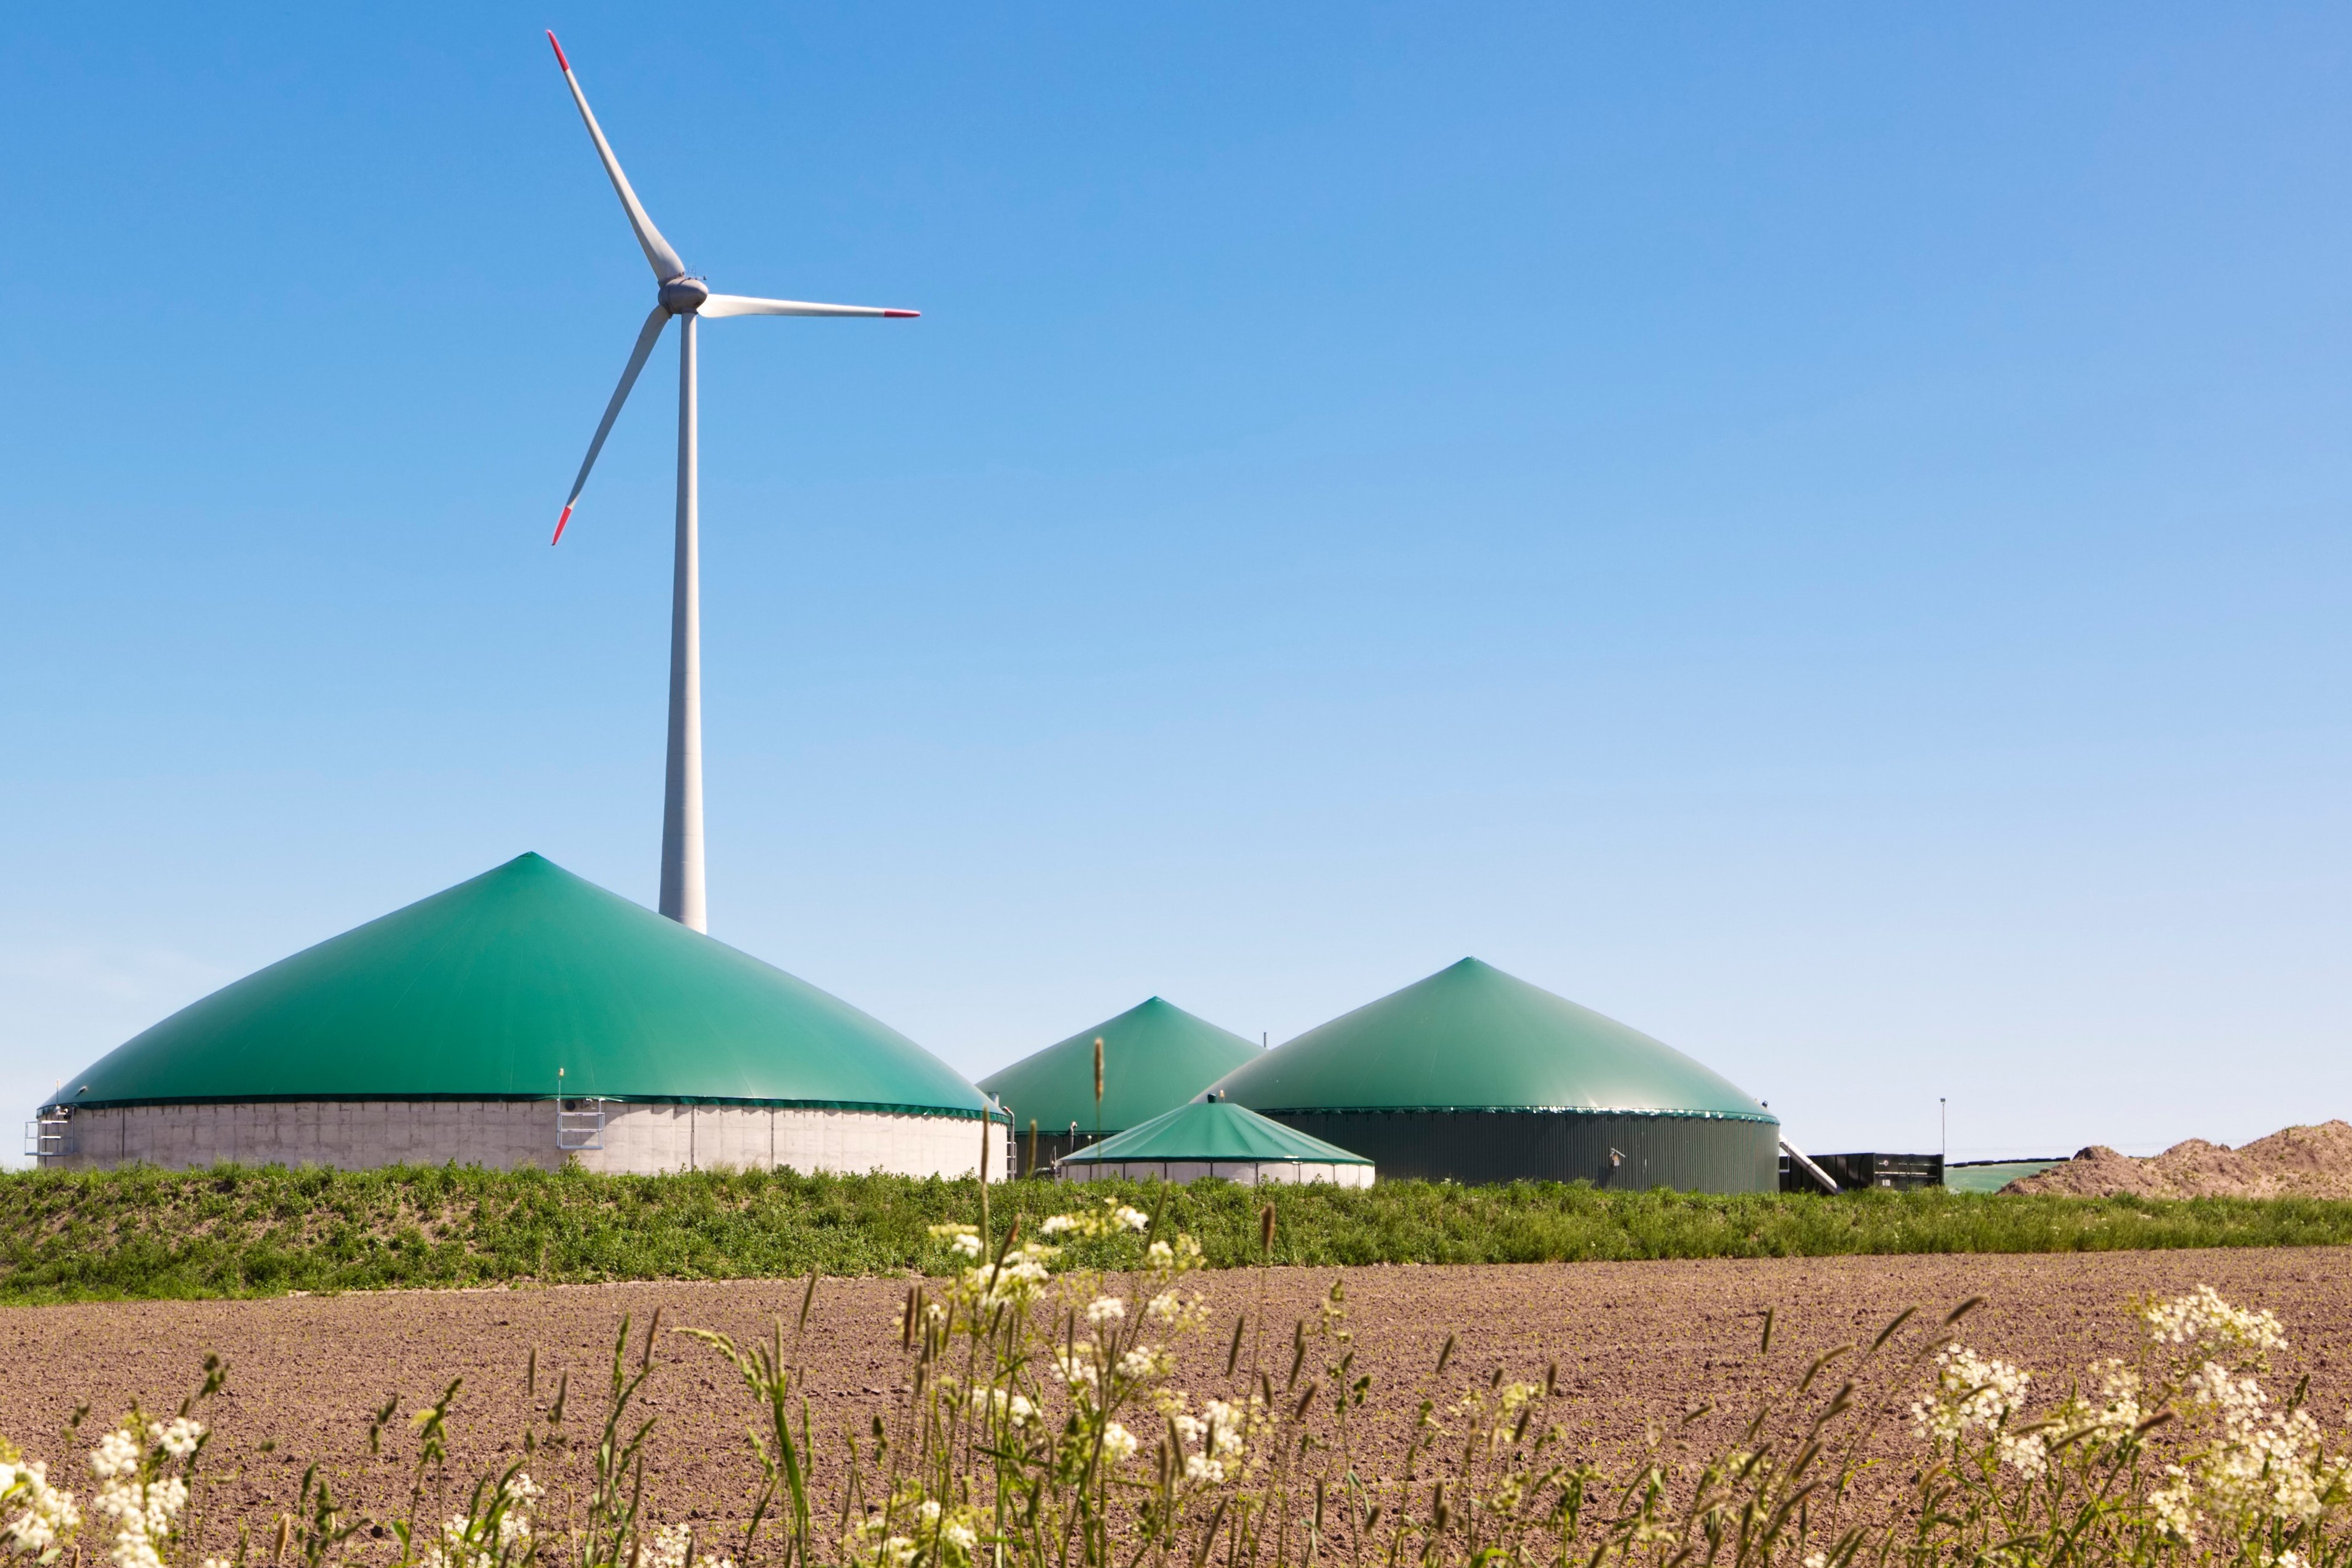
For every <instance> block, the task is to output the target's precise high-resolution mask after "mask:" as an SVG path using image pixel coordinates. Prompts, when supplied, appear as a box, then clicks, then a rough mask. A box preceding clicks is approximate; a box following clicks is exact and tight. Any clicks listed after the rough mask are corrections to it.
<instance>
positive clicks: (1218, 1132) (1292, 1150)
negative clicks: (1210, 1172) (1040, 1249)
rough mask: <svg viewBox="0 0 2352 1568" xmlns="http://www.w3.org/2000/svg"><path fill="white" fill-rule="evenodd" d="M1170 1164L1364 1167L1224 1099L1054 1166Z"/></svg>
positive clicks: (1331, 1146)
mask: <svg viewBox="0 0 2352 1568" xmlns="http://www.w3.org/2000/svg"><path fill="white" fill-rule="evenodd" d="M1155 1161H1159V1162H1166V1163H1176V1164H1192V1163H1202V1164H1222V1163H1232V1164H1241V1163H1257V1164H1261V1165H1271V1164H1316V1165H1369V1164H1370V1163H1371V1162H1370V1160H1367V1159H1365V1158H1364V1157H1363V1156H1362V1155H1361V1154H1354V1153H1350V1152H1348V1151H1347V1150H1345V1149H1342V1148H1340V1147H1339V1145H1338V1144H1337V1143H1326V1142H1323V1140H1321V1139H1320V1138H1309V1137H1308V1136H1307V1134H1306V1133H1304V1132H1300V1131H1295V1130H1294V1129H1292V1128H1288V1127H1285V1126H1284V1125H1283V1124H1282V1123H1281V1122H1279V1121H1268V1120H1266V1119H1265V1117H1263V1116H1260V1115H1259V1114H1258V1113H1257V1112H1256V1111H1255V1110H1250V1109H1248V1108H1247V1107H1246V1106H1240V1105H1235V1104H1234V1102H1233V1101H1232V1100H1201V1101H1196V1102H1195V1103H1193V1104H1191V1105H1180V1106H1178V1107H1177V1108H1176V1109H1175V1110H1171V1111H1167V1112H1165V1113H1163V1114H1161V1115H1159V1116H1155V1117H1153V1118H1152V1119H1151V1120H1150V1121H1147V1122H1144V1123H1143V1124H1142V1125H1141V1126H1139V1127H1130V1128H1129V1129H1128V1130H1127V1131H1124V1132H1122V1133H1120V1134H1119V1135H1118V1137H1116V1138H1106V1139H1104V1140H1103V1141H1102V1142H1099V1143H1094V1144H1089V1145H1088V1146H1087V1147H1086V1148H1084V1149H1081V1150H1080V1151H1078V1152H1076V1153H1075V1154H1066V1155H1064V1156H1063V1157H1062V1158H1061V1159H1059V1160H1057V1161H1055V1164H1057V1165H1118V1164H1125V1163H1130V1162H1132V1163H1152V1162H1155Z"/></svg>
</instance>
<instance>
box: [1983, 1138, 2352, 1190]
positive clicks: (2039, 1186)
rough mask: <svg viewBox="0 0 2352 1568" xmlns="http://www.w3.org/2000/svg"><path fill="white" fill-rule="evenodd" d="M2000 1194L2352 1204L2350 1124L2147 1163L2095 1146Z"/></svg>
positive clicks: (2196, 1146)
mask: <svg viewBox="0 0 2352 1568" xmlns="http://www.w3.org/2000/svg"><path fill="white" fill-rule="evenodd" d="M2001 1191H2002V1192H2005V1193H2059V1194H2064V1195H2066V1196H2069V1197H2084V1198H2105V1197H2122V1196H2126V1195H2128V1196H2136V1197H2147V1198H2352V1122H2345V1121H2323V1122H2321V1123H2320V1124H2319V1125H2318V1126H2316V1127H2288V1128H2284V1129H2282V1130H2281V1131H2276V1132H2273V1133H2272V1134H2271V1135H2270V1136H2269V1137H2267V1138H2258V1139H2256V1140H2255V1141H2254V1142H2252V1143H2249V1144H2247V1145H2246V1146H2245V1147H2243V1148H2242V1149H2231V1148H2227V1147H2224V1146H2223V1145H2221V1144H2220V1143H2208V1142H2205V1140H2203V1139H2202V1138H2191V1139H2189V1141H2188V1142H2185V1143H2175V1144H2174V1145H2173V1146H2172V1147H2171V1148H2169V1149H2167V1150H2166V1151H2165V1152H2163V1153H2161V1154H2158V1155H2155V1156H2153V1157H2152V1158H2149V1159H2146V1160H2135V1159H2133V1158H2132V1157H2131V1156H2130V1155H2128V1154H2118V1153H2116V1152H2115V1151H2114V1150H2113V1149H2110V1148H2108V1147H2107V1146H2106V1145H2105V1144H2104V1143H2094V1144H2092V1145H2091V1146H2090V1147H2089V1148H2087V1149H2085V1150H2084V1151H2083V1152H2081V1153H2079V1154H2077V1155H2075V1156H2074V1158H2073V1159H2071V1160H2066V1161H2063V1162H2061V1163H2058V1164H2055V1165H2053V1166H2051V1167H2050V1168H2049V1169H2048V1170H2046V1171H2044V1172H2042V1173H2041V1174H2040V1175H2038V1176H2027V1177H2025V1178H2024V1179H2023V1180H2021V1181H2015V1182H2011V1183H2010V1184H2009V1185H2007V1186H2005V1187H2003V1188H2001Z"/></svg>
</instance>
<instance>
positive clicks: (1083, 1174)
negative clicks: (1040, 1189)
mask: <svg viewBox="0 0 2352 1568" xmlns="http://www.w3.org/2000/svg"><path fill="white" fill-rule="evenodd" d="M1372 1169H1373V1168H1372V1167H1371V1166H1370V1165H1341V1164H1336V1163H1321V1162H1313V1161H1307V1160H1297V1161H1292V1160H1266V1161H1262V1162H1261V1161H1255V1160H1230V1161H1229V1160H1219V1161H1216V1162H1214V1163H1211V1162H1209V1161H1206V1160H1129V1161H1126V1162H1124V1163H1120V1164H1116V1165H1115V1164H1111V1163H1108V1162H1104V1163H1085V1164H1077V1165H1063V1166H1060V1167H1058V1168H1057V1169H1056V1170H1055V1175H1057V1176H1059V1177H1060V1178H1061V1179H1062V1180H1064V1181H1066V1182H1108V1181H1112V1180H1118V1181H1128V1182H1149V1181H1153V1180H1160V1181H1169V1182H1176V1183H1180V1184H1181V1183H1184V1182H1197V1181H1199V1180H1200V1179H1201V1178H1202V1177H1203V1176H1219V1177H1222V1178H1223V1179H1224V1180H1226V1181H1228V1182H1239V1183H1240V1184H1242V1185H1244V1186H1245V1187H1254V1186H1256V1185H1258V1184H1260V1183H1264V1184H1267V1185H1269V1186H1272V1185H1276V1184H1280V1185H1285V1186H1297V1185H1302V1184H1306V1183H1308V1182H1328V1183H1330V1184H1333V1185H1334V1186H1341V1187H1369V1186H1370V1185H1371V1184H1372Z"/></svg>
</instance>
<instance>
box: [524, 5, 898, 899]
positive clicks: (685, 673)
mask: <svg viewBox="0 0 2352 1568" xmlns="http://www.w3.org/2000/svg"><path fill="white" fill-rule="evenodd" d="M547 41H548V42H549V43H550V44H553V45H554V46H555V63H556V64H557V65H559V66H561V67H562V68H563V81H564V85H565V86H567V87H569V88H570V89H572V102H574V103H576V104H578V105H579V106H580V118H581V120H582V121H583V122H584V123H585V124H586V125H587V127H588V139H589V140H590V141H592V142H595V143H596V156H598V157H599V158H602V159H603V160H604V173H605V174H609V175H611V176H612V179H613V189H614V191H616V192H617V193H619V195H620V197H621V208H622V210H623V211H624V212H625V213H627V214H628V215H629V226H630V227H631V228H632V229H635V231H636V236H637V244H638V245H639V246H640V247H643V249H644V250H645V253H646V261H647V262H648V263H650V264H651V265H652V267H653V269H654V279H655V281H656V282H657V283H658V284H659V285H660V292H659V294H658V296H657V298H656V301H655V304H654V309H653V313H652V314H651V315H649V316H647V317H646V324H645V325H644V326H643V327H642V328H640V329H638V331H637V346H636V347H635V349H633V350H631V351H630V353H629V363H628V367H627V368H626V369H625V370H623V371H622V372H621V384H620V385H619V386H617V387H615V388H614V390H613V401H612V402H610V403H608V404H606V405H604V421H603V422H602V423H601V424H599V425H598V426H596V436H595V438H594V439H593V440H592V441H590V442H589V443H588V456H587V457H586V458H584V459H583V460H582V462H581V464H580V477H579V478H577V479H573V480H572V493H571V494H570V495H569V496H566V497H565V498H564V500H563V514H562V516H561V517H558V518H557V519H556V520H555V538H554V539H553V540H551V541H549V542H550V543H555V542H560V541H561V540H562V538H563V527H564V524H566V523H568V522H570V521H572V507H573V506H575V505H576V504H578V502H579V500H580V492H581V491H582V490H583V489H586V488H587V484H588V470H589V469H591V468H594V467H595V466H596V454H597V453H598V452H600V451H602V450H604V437H606V436H609V435H611V434H612V431H613V421H614V420H615V419H617V418H619V417H620V415H621V405H623V404H624V403H626V402H627V401H628V400H629V388H631V387H632V386H635V384H637V373H638V372H639V371H642V370H643V369H645V368H646V358H647V356H649V355H650V354H651V353H653V352H654V342H655V340H656V339H657V338H659V337H660V336H661V335H662V329H663V328H664V327H667V325H669V321H670V318H671V317H673V316H675V317H677V321H678V345H677V566H676V570H675V576H674V578H673V582H672V585H671V588H670V611H669V765H668V770H667V776H666V779H665V781H664V784H663V790H662V858H661V912H662V913H664V914H666V915H667V916H668V917H669V918H670V919H672V920H674V921H677V922H678V923H679V924H681V925H685V926H690V927H692V928H693V929H694V930H696V931H708V930H709V917H708V915H707V913H706V912H705V909H704V904H703V893H702V605H701V596H702V586H701V568H700V564H699V562H698V544H697V539H696V535H697V531H698V521H699V520H698V516H697V512H696V497H695V490H696V469H697V467H698V452H697V419H696V414H695V390H694V384H695V371H694V357H695V356H694V335H695V322H696V321H698V320H700V319H702V318H706V317H711V316H891V317H907V318H912V317H915V316H917V315H919V314H921V312H920V311H918V310H879V309H877V308H875V307H873V306H870V305H814V304H810V303H808V302H807V301H805V300H756V299H753V298H751V296H749V295H745V294H714V293H712V292H711V291H710V290H709V289H708V288H706V287H704V285H703V280H702V279H700V278H698V277H696V276H695V275H693V274H692V273H689V272H688V271H687V269H686V263H685V262H683V261H680V260H679V259H678V257H677V251H675V250H673V249H671V248H670V243H669V241H668V240H667V239H664V238H663V237H662V235H661V230H659V229H657V228H656V227H655V226H654V220H653V219H651V218H649V217H647V216H646V209H645V206H644V205H643V204H642V203H640V202H639V201H638V200H637V193H636V192H635V191H633V190H631V189H630V188H629V177H628V176H627V175H626V174H623V173H621V163H620V160H619V159H617V158H615V157H614V156H613V148H612V145H611V143H609V142H606V141H605V140H604V131H603V130H602V129H601V128H600V127H599V126H598V125H597V123H596V116H595V115H594V114H593V113H591V112H590V111H589V109H588V95H587V94H586V93H583V92H582V91H581V90H580V79H578V78H577V77H575V76H573V75H572V62H571V61H570V60H568V59H566V58H564V56H563V46H562V44H560V43H556V39H555V35H554V34H553V33H549V34H548V35H547Z"/></svg>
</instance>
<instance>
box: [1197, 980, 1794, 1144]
mask: <svg viewBox="0 0 2352 1568" xmlns="http://www.w3.org/2000/svg"><path fill="white" fill-rule="evenodd" d="M1217 1088H1218V1089H1219V1090H1220V1091H1221V1092H1222V1093H1223V1094H1224V1095H1226V1096H1227V1097H1229V1098H1231V1099H1234V1100H1239V1101H1241V1102H1242V1103H1243V1104H1244V1105H1247V1106H1250V1107H1252V1108H1254V1109H1255V1110H1265V1111H1272V1112H1276V1113H1280V1112H1282V1111H1287V1110H1615V1111H1664V1112H1671V1113H1678V1114H1683V1115H1704V1116H1729V1117H1739V1118H1743V1119H1747V1120H1750V1121H1776V1118H1774V1116H1773V1115H1772V1113H1771V1112H1770V1111H1769V1110H1765V1109H1764V1107H1763V1106H1761V1105H1759V1104H1758V1103H1757V1102H1756V1101H1755V1100H1751V1099H1749V1098H1748V1096H1747V1095H1746V1094H1744V1093H1742V1092H1741V1091H1740V1090H1739V1089H1738V1088H1737V1087H1736V1086H1734V1085H1733V1084H1732V1083H1731V1082H1730V1081H1729V1080H1727V1079H1724V1078H1722V1077H1720V1076H1719V1075H1717V1073H1715V1072H1713V1071H1711V1070H1709V1069H1708V1068H1705V1067H1702V1066H1700V1065H1699V1064H1698V1063H1697V1062H1695V1061H1693V1060H1692V1059H1691V1058H1688V1057H1686V1056H1685V1055H1683V1054H1682V1053H1681V1052H1680V1051H1678V1050H1675V1048H1674V1047H1671V1046H1666V1045H1662V1044H1660V1043H1659V1042H1658V1041H1656V1040H1654V1039H1652V1038H1650V1037H1649V1036H1647V1035H1644V1034H1642V1033H1640V1032H1639V1031H1637V1030H1633V1029H1629V1028H1627V1027H1626V1026H1624V1025H1622V1024H1620V1023H1618V1022H1617V1021H1616V1020H1615V1019H1613V1018H1604V1017H1602V1016H1601V1015H1600V1014H1598V1013H1595V1012H1592V1011H1591V1010H1590V1009H1587V1008H1583V1007H1580V1006H1578V1005H1576V1004H1575V1003H1573V1002H1570V1001H1568V1000H1567V999H1566V998H1564V997H1559V996H1555V995H1553V994H1551V993H1550V992H1549V991H1545V990H1541V989H1539V988H1538V987H1536V986H1533V985H1530V984H1528V983H1527V982H1526V981H1524V980H1517V979H1514V978H1513V977H1512V976H1510V975H1508V974H1506V973H1503V972H1502V971H1501V970H1499V969H1496V968H1495V967H1493V966H1492V965H1490V964H1486V963H1479V962H1478V961H1477V960H1476V959H1475V958H1465V959H1464V960H1463V961H1462V962H1461V963H1457V964H1454V966H1453V967H1452V968H1450V969H1442V970H1440V971H1438V972H1437V973H1435V974H1433V975H1431V976H1430V977H1429V978H1428V979H1426V980H1423V981H1420V982H1418V983H1416V984H1412V985H1408V986H1406V987H1405V988H1404V989H1403V990H1402V991H1398V992H1395V993H1393V994H1390V995H1387V996H1383V997H1381V999H1380V1000H1379V1001H1377V1002H1373V1003H1370V1004H1368V1005H1365V1006H1361V1007H1359V1008H1357V1009H1356V1010H1355V1011H1354V1012H1352V1013H1349V1014H1347V1015H1345V1016H1341V1017H1338V1018H1334V1019H1332V1020H1331V1021H1330V1022H1329V1023H1328V1024H1323V1025H1318V1026H1317V1027H1315V1028H1312V1029H1309V1030H1307V1033H1305V1034H1303V1035H1301V1036H1299V1037H1297V1039H1295V1040H1290V1041H1286V1043H1284V1044H1283V1045H1280V1046H1278V1047H1276V1048H1275V1049H1273V1050H1271V1051H1267V1052H1265V1053H1264V1054H1263V1055H1261V1056H1260V1057H1259V1058H1257V1059H1256V1060H1255V1061H1253V1062H1251V1063H1249V1064H1248V1065H1247V1066H1245V1067H1243V1068H1238V1069H1236V1070H1235V1071H1234V1072H1233V1073H1231V1074H1229V1075H1227V1076H1226V1077H1225V1078H1223V1079H1220V1080H1219V1081H1218V1083H1217Z"/></svg>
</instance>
